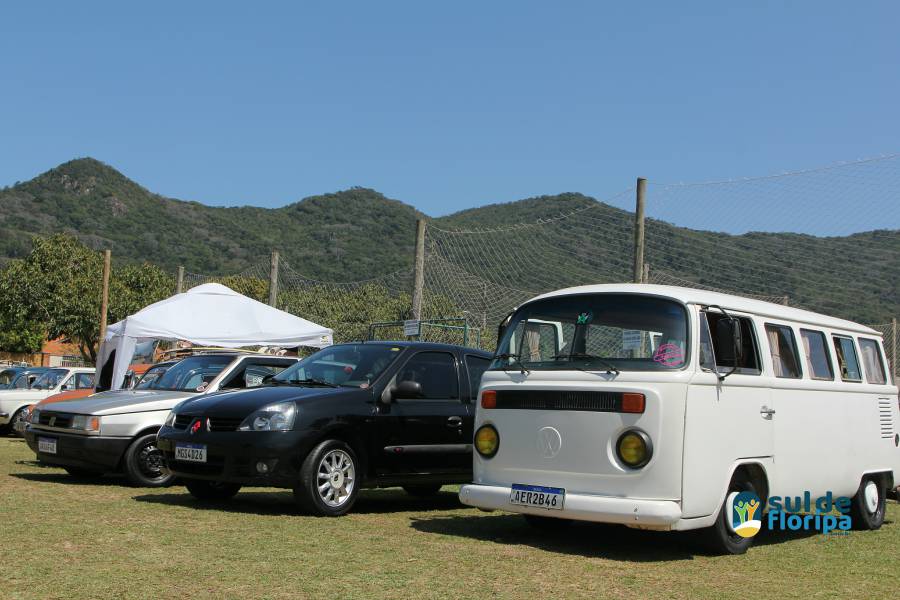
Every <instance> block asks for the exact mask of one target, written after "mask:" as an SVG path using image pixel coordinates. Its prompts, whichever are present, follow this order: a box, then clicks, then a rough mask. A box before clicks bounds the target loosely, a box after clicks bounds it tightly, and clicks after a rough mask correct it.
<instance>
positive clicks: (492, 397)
mask: <svg viewBox="0 0 900 600" xmlns="http://www.w3.org/2000/svg"><path fill="white" fill-rule="evenodd" d="M481 408H497V391H496V390H484V391H483V392H481Z"/></svg>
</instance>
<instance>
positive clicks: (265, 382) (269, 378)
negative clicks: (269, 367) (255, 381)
mask: <svg viewBox="0 0 900 600" xmlns="http://www.w3.org/2000/svg"><path fill="white" fill-rule="evenodd" d="M274 378H275V374H274V373H269V374H268V375H264V376H263V378H262V381H260V382H259V385H268V384H269V383H271V382H272V379H274Z"/></svg>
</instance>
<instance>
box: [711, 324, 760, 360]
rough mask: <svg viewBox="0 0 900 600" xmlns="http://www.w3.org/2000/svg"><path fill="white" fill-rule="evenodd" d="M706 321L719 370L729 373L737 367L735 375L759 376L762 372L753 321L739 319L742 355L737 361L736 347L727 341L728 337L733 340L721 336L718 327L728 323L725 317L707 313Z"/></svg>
mask: <svg viewBox="0 0 900 600" xmlns="http://www.w3.org/2000/svg"><path fill="white" fill-rule="evenodd" d="M706 320H707V322H708V323H709V333H710V336H711V337H712V345H713V352H714V354H715V357H716V369H717V370H725V371H728V370H730V369H731V368H733V367H735V366H737V369H736V370H735V373H738V374H741V375H759V374H760V373H761V372H762V370H761V369H760V367H759V352H758V351H757V344H756V336H755V335H754V334H753V321H751V320H750V319H749V318H747V317H738V318H737V320H738V323H740V326H741V355H740V357H739V358H737V360H736V357H735V355H734V354H735V353H734V347H733V346H731V345H730V344H728V343H727V342H726V341H725V338H726V337H727V338H728V339H729V340H730V339H732V338H731V337H730V336H723V335H720V333H721V332H720V331H719V327H718V325H719V323H721V322H723V321H727V319H726V317H725V315H723V314H722V313H719V312H707V313H706ZM723 329H724V328H723ZM735 363H737V364H735Z"/></svg>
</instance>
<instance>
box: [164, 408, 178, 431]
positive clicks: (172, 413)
mask: <svg viewBox="0 0 900 600" xmlns="http://www.w3.org/2000/svg"><path fill="white" fill-rule="evenodd" d="M174 424H175V411H174V410H170V411H169V416H167V417H166V422H165V423H163V426H164V427H171V426H172V425H174Z"/></svg>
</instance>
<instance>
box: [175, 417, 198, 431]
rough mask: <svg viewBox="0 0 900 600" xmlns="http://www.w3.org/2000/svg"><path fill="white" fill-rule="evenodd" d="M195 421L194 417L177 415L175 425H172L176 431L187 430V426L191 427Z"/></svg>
mask: <svg viewBox="0 0 900 600" xmlns="http://www.w3.org/2000/svg"><path fill="white" fill-rule="evenodd" d="M193 420H194V417H192V416H190V415H175V423H173V424H172V427H174V428H175V429H187V426H188V425H190V424H191V421H193Z"/></svg>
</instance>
